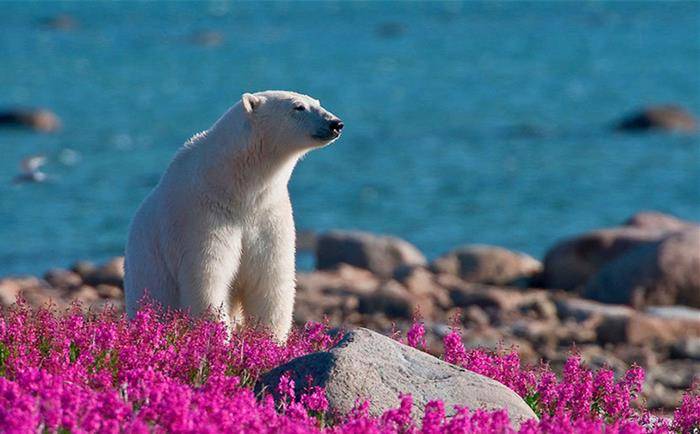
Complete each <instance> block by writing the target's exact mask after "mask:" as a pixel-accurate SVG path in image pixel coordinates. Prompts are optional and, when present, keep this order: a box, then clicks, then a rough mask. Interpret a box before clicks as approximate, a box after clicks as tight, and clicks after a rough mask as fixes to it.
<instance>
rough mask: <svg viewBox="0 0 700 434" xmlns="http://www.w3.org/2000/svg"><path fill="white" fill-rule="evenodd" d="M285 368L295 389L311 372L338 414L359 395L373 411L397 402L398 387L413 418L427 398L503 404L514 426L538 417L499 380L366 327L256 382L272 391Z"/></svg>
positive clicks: (484, 405) (376, 412)
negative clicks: (410, 401)
mask: <svg viewBox="0 0 700 434" xmlns="http://www.w3.org/2000/svg"><path fill="white" fill-rule="evenodd" d="M286 372H289V373H290V375H291V377H292V379H294V381H295V385H296V386H297V387H298V390H297V393H300V392H301V391H302V390H303V387H305V386H306V385H307V380H306V379H307V378H308V377H309V376H310V377H311V378H312V379H313V383H312V384H313V385H317V386H322V387H325V389H326V395H327V398H328V403H329V407H330V409H332V410H335V411H338V412H340V413H341V414H345V413H347V412H348V411H350V410H351V409H352V408H353V406H354V405H355V402H356V400H357V399H358V398H360V399H367V400H369V402H370V413H371V414H372V415H375V416H376V415H379V414H381V413H383V412H384V411H386V410H388V409H390V408H394V407H397V406H398V404H399V399H398V396H399V394H400V393H409V394H411V395H412V396H413V404H414V408H413V417H414V419H415V420H416V422H419V421H420V417H421V416H422V413H423V410H424V408H425V405H426V404H427V403H428V402H429V401H431V400H442V401H443V402H444V403H445V408H446V410H447V412H448V415H449V414H453V407H454V406H455V405H461V406H466V407H469V408H471V409H477V408H483V409H489V410H494V409H506V410H507V411H508V414H509V415H510V418H511V421H512V422H513V425H514V426H516V427H517V426H519V425H520V423H521V422H523V421H525V420H528V419H532V418H536V417H537V416H536V415H535V414H534V413H533V411H532V410H531V409H530V407H529V406H528V405H527V404H526V403H525V401H523V400H522V399H521V398H520V397H519V396H518V395H517V394H516V393H515V392H513V391H512V390H510V389H509V388H507V387H506V386H504V385H503V384H501V383H499V382H497V381H495V380H492V379H490V378H487V377H484V376H482V375H479V374H476V373H474V372H471V371H467V370H466V369H462V368H459V367H457V366H455V365H451V364H449V363H446V362H443V361H442V360H439V359H437V358H435V357H433V356H431V355H429V354H426V353H424V352H422V351H419V350H416V349H414V348H411V347H409V346H406V345H403V344H400V343H398V342H396V341H394V340H392V339H390V338H388V337H386V336H383V335H380V334H379V333H376V332H373V331H371V330H368V329H364V328H360V329H357V330H354V331H351V332H349V333H347V334H346V335H345V336H344V337H343V339H342V340H341V341H340V342H339V343H338V344H337V345H336V346H335V347H333V348H332V349H331V350H330V351H328V352H319V353H313V354H309V355H306V356H303V357H299V358H296V359H294V360H292V361H291V362H289V363H287V364H284V365H282V366H279V367H277V368H275V369H274V370H272V371H270V372H269V373H267V374H266V375H265V376H263V378H262V380H261V382H260V384H259V385H258V388H259V389H260V388H261V387H262V386H266V388H267V390H269V391H271V392H272V393H273V394H274V393H275V392H276V390H277V384H278V382H279V379H280V377H281V376H282V375H283V374H285V373H286Z"/></svg>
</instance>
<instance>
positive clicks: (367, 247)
mask: <svg viewBox="0 0 700 434" xmlns="http://www.w3.org/2000/svg"><path fill="white" fill-rule="evenodd" d="M426 262H427V261H426V259H425V256H423V254H422V253H421V252H420V251H419V250H418V249H417V248H416V247H415V246H413V245H412V244H410V243H409V242H407V241H404V240H402V239H400V238H396V237H389V236H379V235H373V234H370V233H367V232H360V231H330V232H326V233H324V234H321V235H320V236H319V237H318V240H317V245H316V267H317V268H318V269H321V270H324V269H331V268H335V267H337V266H338V265H339V264H349V265H352V266H355V267H359V268H364V269H366V270H370V271H371V272H373V273H375V274H377V275H380V276H384V277H391V275H392V274H393V273H394V270H395V269H396V268H397V267H399V266H405V265H425V264H426Z"/></svg>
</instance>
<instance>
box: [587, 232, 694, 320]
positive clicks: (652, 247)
mask: <svg viewBox="0 0 700 434" xmlns="http://www.w3.org/2000/svg"><path fill="white" fill-rule="evenodd" d="M584 295H585V296H586V297H587V298H591V299H594V300H598V301H602V302H607V303H625V304H633V305H636V306H642V305H673V304H680V305H686V306H693V307H700V228H698V227H696V228H691V229H686V230H684V231H681V232H677V233H672V234H671V235H668V236H667V237H665V238H664V239H662V240H661V241H658V242H656V243H651V244H645V245H642V246H638V247H637V248H635V249H632V250H630V251H629V252H627V253H625V254H624V255H621V256H620V257H618V258H616V259H615V260H613V261H611V262H609V263H607V264H606V265H605V266H604V267H602V268H601V269H600V271H599V272H598V273H596V274H595V275H594V276H593V277H592V278H591V279H590V280H589V282H588V284H587V285H586V289H585V291H584Z"/></svg>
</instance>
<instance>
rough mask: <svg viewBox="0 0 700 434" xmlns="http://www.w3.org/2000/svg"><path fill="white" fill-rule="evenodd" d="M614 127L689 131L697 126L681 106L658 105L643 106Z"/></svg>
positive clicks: (621, 129) (629, 129)
mask: <svg viewBox="0 0 700 434" xmlns="http://www.w3.org/2000/svg"><path fill="white" fill-rule="evenodd" d="M615 128H616V129H617V130H619V131H644V130H650V129H661V130H672V131H685V132H690V131H694V130H695V129H696V128H697V122H696V120H695V118H694V117H693V116H692V115H691V114H690V113H688V112H687V111H685V110H684V109H682V108H681V107H678V106H674V105H660V106H651V107H647V108H644V109H642V110H640V111H638V112H636V113H633V114H631V115H629V116H627V117H626V118H623V119H622V120H621V121H620V122H619V123H618V124H617V125H616V127H615Z"/></svg>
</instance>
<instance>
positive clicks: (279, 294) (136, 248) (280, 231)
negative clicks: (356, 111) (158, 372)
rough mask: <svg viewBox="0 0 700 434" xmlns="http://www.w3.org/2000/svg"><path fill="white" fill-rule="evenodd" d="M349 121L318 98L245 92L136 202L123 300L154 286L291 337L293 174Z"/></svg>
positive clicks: (169, 298) (185, 305) (185, 304)
mask: <svg viewBox="0 0 700 434" xmlns="http://www.w3.org/2000/svg"><path fill="white" fill-rule="evenodd" d="M342 129H343V122H342V121H341V120H340V119H339V118H338V117H337V116H335V115H333V114H332V113H330V112H329V111H327V110H325V109H324V108H323V107H321V104H320V102H319V101H318V100H316V99H313V98H311V97H309V96H306V95H301V94H298V93H294V92H287V91H266V92H259V93H255V94H250V93H245V94H243V96H242V97H241V100H240V101H239V102H238V103H236V104H235V105H234V106H233V107H231V108H230V109H229V110H228V111H227V112H226V113H225V114H224V115H223V116H222V117H221V118H220V119H219V120H217V121H216V123H214V125H213V126H212V127H211V128H210V129H208V130H206V131H204V132H202V133H199V134H197V135H195V136H194V137H192V138H191V139H190V140H189V141H188V142H187V143H185V145H184V146H183V147H182V148H181V149H180V150H179V151H178V152H177V154H176V155H175V157H174V159H173V161H172V162H171V163H170V165H169V167H168V168H167V170H166V171H165V174H164V175H163V176H162V178H161V179H160V182H159V183H158V185H157V186H156V187H155V188H154V189H153V191H151V193H150V194H149V195H148V196H147V197H146V199H145V200H144V201H143V203H142V204H141V206H140V207H139V209H138V211H137V212H136V215H135V216H134V219H133V221H132V223H131V226H130V229H129V237H128V241H127V245H126V255H125V265H124V267H125V272H126V274H125V278H124V284H125V295H126V308H127V313H128V315H129V316H130V317H133V316H134V314H135V312H136V310H137V307H138V304H139V301H140V300H141V298H142V297H143V295H144V294H145V293H146V292H147V293H148V295H149V296H150V297H151V298H153V299H155V300H156V301H158V302H159V303H162V304H163V305H164V306H165V307H169V308H175V309H184V310H189V311H190V313H191V314H193V315H197V314H200V313H201V312H203V311H205V310H207V309H213V310H216V311H218V312H219V313H220V315H221V316H222V319H223V320H224V321H225V322H226V323H227V324H229V325H231V326H234V325H235V324H240V323H242V322H243V321H246V322H251V321H255V322H256V323H260V324H262V325H264V326H266V327H268V328H269V329H270V330H271V331H272V333H273V334H274V336H275V337H276V338H277V339H278V340H280V341H282V340H284V339H285V337H286V335H287V333H288V332H289V329H290V327H291V323H292V310H293V306H294V292H295V279H294V277H295V264H294V241H295V231H294V219H293V218H292V206H291V203H290V200H289V193H288V190H287V183H288V181H289V178H290V176H291V175H292V170H293V169H294V166H295V165H296V163H297V161H298V160H299V158H300V157H302V156H303V155H304V154H305V153H307V152H308V151H310V150H312V149H316V148H320V147H323V146H325V145H328V144H329V143H331V142H333V141H335V140H336V139H337V138H338V137H339V136H340V134H341V130H342Z"/></svg>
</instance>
